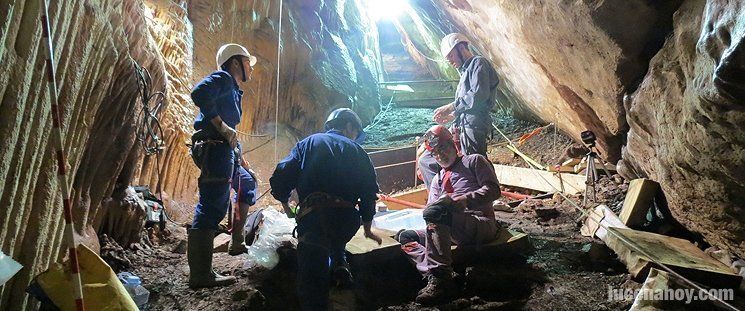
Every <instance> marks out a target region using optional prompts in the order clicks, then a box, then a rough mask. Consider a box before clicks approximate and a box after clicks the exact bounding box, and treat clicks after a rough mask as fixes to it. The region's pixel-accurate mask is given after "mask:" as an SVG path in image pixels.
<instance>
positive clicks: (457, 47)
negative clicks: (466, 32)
mask: <svg viewBox="0 0 745 311" xmlns="http://www.w3.org/2000/svg"><path fill="white" fill-rule="evenodd" d="M462 44H463V43H458V44H456V45H455V53H456V55H458V60H460V67H461V68H463V65H465V63H466V60H465V59H463V53H461V52H460V46H461V45H462ZM458 69H460V68H458Z"/></svg>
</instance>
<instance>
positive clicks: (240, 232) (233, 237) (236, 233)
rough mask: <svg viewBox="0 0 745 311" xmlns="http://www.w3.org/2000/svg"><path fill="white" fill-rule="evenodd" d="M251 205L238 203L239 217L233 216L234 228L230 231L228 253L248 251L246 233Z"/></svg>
mask: <svg viewBox="0 0 745 311" xmlns="http://www.w3.org/2000/svg"><path fill="white" fill-rule="evenodd" d="M249 207H250V205H248V204H245V203H240V204H239V205H238V217H237V218H238V219H236V217H233V230H232V232H230V246H228V254H230V255H231V256H237V255H240V254H243V253H245V252H246V251H248V248H246V238H245V235H244V233H245V232H246V228H245V226H246V217H248V208H249Z"/></svg>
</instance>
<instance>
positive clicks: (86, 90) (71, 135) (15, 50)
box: [0, 0, 379, 310]
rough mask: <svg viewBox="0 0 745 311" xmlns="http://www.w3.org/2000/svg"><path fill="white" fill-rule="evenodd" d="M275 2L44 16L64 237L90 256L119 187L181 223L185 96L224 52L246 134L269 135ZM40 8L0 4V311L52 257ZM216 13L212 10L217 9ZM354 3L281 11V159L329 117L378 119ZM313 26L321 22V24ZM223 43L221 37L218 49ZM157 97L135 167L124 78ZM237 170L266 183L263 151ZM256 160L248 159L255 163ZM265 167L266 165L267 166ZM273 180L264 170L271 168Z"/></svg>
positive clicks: (86, 4)
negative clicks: (152, 192)
mask: <svg viewBox="0 0 745 311" xmlns="http://www.w3.org/2000/svg"><path fill="white" fill-rule="evenodd" d="M277 4H278V1H222V2H219V3H218V2H213V1H198V0H194V1H187V0H123V1H105V0H102V1H95V2H90V1H72V0H71V1H66V2H62V3H59V2H52V4H51V7H50V18H51V21H52V29H53V34H54V36H53V42H54V45H55V52H56V55H57V58H56V60H57V62H58V69H57V80H58V85H59V91H60V103H61V105H62V109H63V112H62V118H63V120H64V121H63V123H64V124H63V134H64V146H65V151H66V152H67V156H68V158H67V160H68V166H69V167H70V172H71V173H70V175H69V180H68V182H70V183H71V184H72V189H73V193H72V198H73V214H74V227H75V232H76V234H77V235H78V238H79V239H80V241H81V242H83V243H85V244H87V245H89V246H92V247H94V248H96V247H97V244H98V240H97V233H98V232H97V231H98V230H99V229H100V228H102V223H103V222H104V221H105V217H106V215H109V213H107V211H106V208H109V207H111V206H119V204H116V202H112V200H116V199H112V196H113V197H114V198H120V197H122V195H121V194H122V193H123V192H124V191H125V189H126V186H127V185H132V184H147V185H150V186H151V188H152V189H156V188H157V185H158V184H159V181H160V184H161V185H162V190H163V194H164V197H165V198H166V203H167V208H168V209H169V211H170V215H171V216H172V217H173V218H175V220H177V221H180V222H184V221H190V218H191V212H192V209H193V203H194V202H195V201H196V199H197V196H196V189H197V187H196V179H197V175H198V170H197V168H196V167H195V166H194V165H193V163H192V162H191V159H190V158H189V156H188V150H187V148H186V146H185V142H186V141H187V139H188V137H189V135H190V132H191V124H192V122H193V118H194V116H195V115H196V113H197V110H196V109H195V107H194V105H193V103H192V102H191V99H190V97H189V92H190V90H191V88H192V87H193V84H194V83H195V82H197V81H198V80H199V79H200V78H201V77H202V76H204V75H206V74H207V73H208V72H210V71H212V70H213V69H214V68H215V64H214V59H215V57H214V53H215V51H216V50H217V48H218V46H219V45H221V44H223V43H227V42H230V41H235V42H239V43H244V44H246V45H247V46H248V47H249V49H250V50H251V51H252V52H254V53H255V54H257V56H258V57H259V59H260V63H259V65H258V68H257V71H256V72H255V75H254V80H252V81H250V82H248V83H246V84H244V85H243V87H244V90H246V94H247V95H246V96H245V97H244V98H245V99H246V101H245V102H244V103H243V107H244V112H245V114H244V120H243V122H242V124H241V127H240V128H239V129H240V130H241V131H242V132H245V133H253V132H259V133H267V132H269V131H271V132H269V133H268V134H270V136H271V135H273V134H274V133H273V130H274V126H273V124H272V123H273V122H274V121H273V120H274V111H275V108H274V107H275V106H274V102H275V101H274V99H275V95H274V94H275V92H276V89H275V88H274V85H275V82H276V81H275V74H274V73H275V72H276V52H277V49H276V46H277V40H276V37H277V26H278V25H277V14H278V9H279V8H278V6H277ZM38 5H39V2H38V1H36V0H27V1H21V0H0V17H1V18H2V19H0V20H2V21H3V23H2V24H0V43H1V44H0V60H1V61H0V69H1V72H2V74H1V75H0V108H2V111H3V113H2V114H0V204H2V206H4V207H7V208H3V209H0V249H1V250H2V251H3V252H4V253H6V254H8V255H10V256H11V257H12V258H14V259H15V260H17V261H19V262H20V263H21V264H22V265H24V268H23V270H21V271H20V272H19V273H18V274H17V275H16V276H15V277H13V279H11V280H10V281H9V282H8V283H7V284H6V285H4V286H3V287H2V288H0V309H3V310H6V309H10V310H18V309H25V308H33V306H34V303H35V302H33V301H32V300H29V299H28V296H27V295H26V294H25V292H24V291H25V288H26V286H27V285H28V283H29V282H30V280H31V279H32V278H33V276H34V275H36V274H38V273H40V272H41V271H43V270H45V269H46V268H47V267H48V266H49V264H50V263H52V262H56V261H59V260H60V259H62V257H63V256H64V252H63V250H64V247H63V236H62V232H63V231H62V230H63V228H64V222H63V218H62V207H61V196H60V195H59V193H58V192H59V190H58V189H59V187H58V185H57V183H56V175H55V173H56V166H55V162H54V158H53V156H52V155H53V150H52V149H51V148H49V146H47V145H48V143H49V131H50V128H51V120H50V111H49V104H48V102H49V98H48V96H47V94H46V93H47V92H46V90H47V89H46V85H45V83H46V82H45V79H44V75H43V73H44V62H43V59H42V53H41V51H42V50H41V49H42V48H44V45H43V44H42V42H41V41H40V39H41V27H40V23H39V19H38V16H39V7H38ZM220 5H222V6H220ZM360 8H362V1H361V0H346V1H345V0H339V1H286V2H285V11H284V12H285V13H284V17H285V19H284V21H283V22H284V25H283V28H284V29H283V32H282V37H283V47H282V67H281V81H282V84H281V86H280V101H279V102H280V107H279V111H280V115H279V122H280V123H281V124H280V126H278V128H279V130H280V133H279V134H278V136H279V137H280V140H281V142H279V143H278V145H277V146H278V148H279V149H280V150H279V156H282V155H284V153H285V152H286V150H288V149H289V148H290V147H291V146H292V144H293V143H294V142H295V141H297V139H299V138H300V137H302V135H305V134H308V133H312V132H315V131H317V130H318V129H320V128H321V127H322V124H323V121H324V119H325V116H326V114H327V112H328V111H330V110H331V109H332V108H335V107H339V106H348V107H352V108H354V109H356V110H357V111H358V112H360V114H361V116H362V117H363V118H364V119H371V118H372V117H373V116H374V114H375V113H376V112H377V111H378V109H379V107H378V101H379V100H378V98H379V94H378V87H377V77H378V73H377V71H376V70H377V68H378V64H377V58H376V56H375V55H377V50H376V49H377V41H376V40H377V39H376V34H374V32H371V31H369V30H371V29H372V30H374V24H371V22H370V20H369V17H368V16H367V15H366V14H362V11H361V10H360ZM322 19H323V21H322ZM228 34H230V37H229V36H228ZM133 62H137V63H138V64H140V65H142V66H143V67H145V68H147V69H148V71H149V72H150V74H151V75H152V86H153V89H154V91H162V92H164V93H165V96H164V101H163V108H162V109H161V111H160V113H159V119H160V124H161V126H162V128H163V134H164V136H163V137H162V138H163V139H164V140H165V148H164V150H163V152H162V153H161V155H160V156H155V155H145V154H144V152H143V150H142V148H141V146H140V143H139V141H138V140H137V131H138V128H137V126H136V124H137V120H136V119H137V117H136V116H137V115H138V113H139V112H140V110H141V104H142V103H141V102H140V100H139V99H138V89H137V80H136V76H135V71H134V67H133ZM241 140H242V141H243V142H244V143H245V144H246V145H247V147H251V148H252V147H256V145H257V144H259V143H261V144H262V145H263V146H264V147H262V148H263V149H258V150H256V151H254V152H255V153H254V154H251V153H249V156H250V157H252V158H254V159H256V160H262V161H264V162H266V164H267V165H266V166H267V167H266V168H265V169H264V170H263V172H262V175H264V176H266V178H265V180H268V176H269V174H270V173H271V170H270V166H273V164H274V156H272V155H271V154H272V153H273V148H272V145H273V144H271V143H270V144H264V142H266V137H258V138H255V137H248V136H245V135H243V136H242V137H241ZM256 152H258V153H256ZM270 164H271V165H270ZM271 168H273V167H271Z"/></svg>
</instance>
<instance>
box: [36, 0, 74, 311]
mask: <svg viewBox="0 0 745 311" xmlns="http://www.w3.org/2000/svg"><path fill="white" fill-rule="evenodd" d="M40 2H41V8H42V10H41V27H42V35H43V38H42V41H44V43H46V47H47V48H46V49H43V50H44V54H45V55H44V56H45V57H46V68H47V88H48V89H49V98H50V102H51V104H52V109H51V110H52V134H51V135H50V136H51V137H50V138H51V140H52V144H53V146H52V147H53V148H54V149H55V151H56V157H57V184H58V185H59V186H60V190H61V192H62V196H63V197H62V208H63V209H64V215H65V239H66V240H67V253H68V256H69V262H70V279H71V280H72V284H73V288H72V294H73V299H74V300H75V309H76V310H78V311H81V310H85V304H84V303H83V284H82V281H81V279H80V266H79V265H78V252H77V244H78V243H77V240H76V238H75V233H74V232H73V224H72V200H71V198H70V194H71V192H70V184H69V183H68V181H67V178H66V176H67V161H66V160H65V148H64V145H63V144H64V140H63V137H62V130H61V127H62V125H63V124H62V114H61V113H60V107H59V94H58V93H57V79H56V75H55V72H54V70H55V68H54V47H53V46H52V29H51V28H50V26H49V7H48V6H47V2H46V0H40Z"/></svg>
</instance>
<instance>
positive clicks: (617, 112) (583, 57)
mask: <svg viewBox="0 0 745 311" xmlns="http://www.w3.org/2000/svg"><path fill="white" fill-rule="evenodd" d="M415 2H416V3H420V2H421V3H424V4H422V5H420V6H421V7H423V8H426V7H427V6H428V5H429V2H433V3H435V7H436V8H438V10H434V11H433V10H431V9H425V10H424V11H423V12H421V13H422V14H425V15H427V16H430V18H432V19H442V18H443V17H442V16H441V14H442V13H440V12H439V10H441V11H444V12H445V16H446V18H448V19H450V20H451V21H452V22H453V23H454V24H455V26H456V28H457V29H459V30H460V31H461V32H463V33H465V34H466V35H467V36H469V37H470V39H471V40H472V42H473V45H474V47H475V48H476V49H477V50H479V52H481V54H482V55H484V56H486V57H488V58H489V59H490V60H491V61H492V62H493V64H494V65H495V67H496V69H497V72H498V74H499V76H500V77H503V79H502V80H503V81H502V86H501V87H502V91H503V93H504V94H505V99H507V100H508V101H509V102H511V103H515V104H514V105H513V106H514V107H515V108H516V110H517V111H518V112H520V113H522V114H523V115H526V114H528V112H529V113H532V114H534V115H537V116H538V117H540V118H541V119H543V120H545V121H547V122H554V123H556V124H558V125H559V127H560V128H561V129H562V130H563V131H564V132H565V133H567V134H569V135H570V136H571V137H573V138H575V139H577V140H579V134H580V132H582V131H584V130H586V129H590V130H592V131H594V132H595V134H596V135H597V136H598V137H599V138H600V139H599V147H600V149H601V151H602V152H603V153H604V154H605V155H606V156H607V157H608V158H609V160H611V161H613V162H614V163H615V161H617V160H618V159H619V158H620V146H621V145H622V143H623V137H624V135H625V133H626V129H627V128H628V126H627V125H626V120H625V117H624V116H625V111H624V109H623V105H622V100H621V99H622V97H623V95H624V94H626V93H630V92H631V91H633V90H634V89H635V88H636V86H637V85H638V83H639V81H640V80H641V78H642V77H643V76H644V73H645V71H646V66H647V63H648V60H649V58H651V57H652V56H653V55H654V52H655V51H656V49H658V48H659V46H661V44H662V40H663V39H664V36H665V34H666V31H665V29H666V28H669V26H668V25H667V24H669V19H670V18H671V16H672V13H673V12H674V10H675V8H676V7H677V5H678V4H679V3H680V1H663V2H665V3H666V4H655V3H656V2H659V1H645V0H632V1H541V0H529V1H510V0H483V1H482V0H479V1H473V0H417V1H415ZM443 24H446V23H443ZM629 25H633V30H630V29H629ZM525 108H527V110H528V111H524V110H525ZM521 110H523V111H521Z"/></svg>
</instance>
